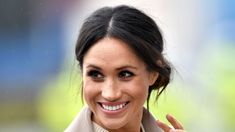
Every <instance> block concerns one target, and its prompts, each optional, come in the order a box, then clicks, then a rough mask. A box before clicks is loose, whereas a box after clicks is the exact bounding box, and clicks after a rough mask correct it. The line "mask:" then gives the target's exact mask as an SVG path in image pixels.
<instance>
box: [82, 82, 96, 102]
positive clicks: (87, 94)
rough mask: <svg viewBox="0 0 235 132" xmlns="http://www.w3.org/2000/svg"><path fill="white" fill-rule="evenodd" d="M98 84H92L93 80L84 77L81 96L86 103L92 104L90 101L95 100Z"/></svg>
mask: <svg viewBox="0 0 235 132" xmlns="http://www.w3.org/2000/svg"><path fill="white" fill-rule="evenodd" d="M97 87H98V86H97V85H93V82H92V81H90V80H86V79H84V81H83V96H84V98H85V101H86V103H87V104H88V105H89V104H92V102H93V101H94V100H95V98H96V95H97V93H98V88H97Z"/></svg>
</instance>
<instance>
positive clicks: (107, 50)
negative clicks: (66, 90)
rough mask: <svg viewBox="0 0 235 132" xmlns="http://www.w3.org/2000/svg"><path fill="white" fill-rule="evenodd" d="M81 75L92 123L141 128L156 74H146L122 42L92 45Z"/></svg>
mask: <svg viewBox="0 0 235 132" xmlns="http://www.w3.org/2000/svg"><path fill="white" fill-rule="evenodd" d="M82 72H83V74H82V77H83V88H84V89H83V91H84V93H83V94H84V98H85V100H86V102H87V104H88V106H89V108H90V109H91V111H92V112H93V117H92V120H93V121H95V122H96V123H98V124H99V125H101V126H102V127H104V128H106V129H108V130H111V129H129V128H134V127H137V126H139V125H140V124H139V123H140V121H141V118H142V112H143V105H144V102H145V100H146V99H147V96H148V88H149V86H150V85H152V84H153V83H154V82H155V80H156V79H157V73H152V72H149V71H147V70H146V65H145V63H144V62H143V61H142V60H140V59H139V58H138V57H137V56H136V55H135V54H134V52H133V51H132V50H131V49H130V48H129V47H128V45H127V44H126V43H125V42H123V41H121V40H119V39H115V38H104V39H101V40H100V41H98V42H97V43H95V44H94V45H93V46H92V47H91V48H90V49H89V50H88V52H87V53H86V55H85V56H84V62H83V71H82Z"/></svg>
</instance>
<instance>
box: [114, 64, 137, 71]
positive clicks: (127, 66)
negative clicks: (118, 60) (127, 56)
mask: <svg viewBox="0 0 235 132" xmlns="http://www.w3.org/2000/svg"><path fill="white" fill-rule="evenodd" d="M126 68H131V69H135V70H136V69H137V67H134V66H131V65H126V66H122V67H119V68H117V70H122V69H126Z"/></svg>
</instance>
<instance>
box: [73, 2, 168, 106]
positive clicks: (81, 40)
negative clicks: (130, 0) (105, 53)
mask: <svg viewBox="0 0 235 132" xmlns="http://www.w3.org/2000/svg"><path fill="white" fill-rule="evenodd" d="M107 36H108V37H114V38H118V39H120V40H122V41H124V42H125V43H126V44H128V46H129V47H130V48H131V49H133V51H134V52H135V54H136V55H137V56H138V57H139V58H140V59H141V60H142V61H144V63H145V64H146V66H147V70H149V71H156V72H158V73H159V76H158V79H157V80H156V82H155V83H154V84H153V85H152V86H150V87H149V91H148V98H147V108H149V97H150V95H151V93H152V91H153V90H157V96H156V100H157V99H158V97H159V96H160V95H161V93H162V92H163V91H164V90H165V88H166V86H167V85H168V83H169V81H170V74H171V67H170V65H169V63H168V62H167V61H166V60H165V58H164V57H163V55H162V51H163V37H162V34H161V32H160V30H159V28H158V26H157V24H156V23H155V22H154V20H153V19H151V18H150V17H149V16H147V15H146V14H145V13H143V12H142V11H140V10H138V9H136V8H134V7H130V6H126V5H122V6H117V7H114V8H112V7H104V8H101V9H98V10H97V11H95V12H94V13H93V14H91V15H90V16H89V17H88V18H87V19H86V20H85V22H84V23H83V25H82V28H81V30H80V34H79V37H78V40H77V44H76V49H75V53H76V59H77V60H78V62H79V65H80V68H81V70H82V65H83V58H84V56H85V54H86V53H87V51H88V49H89V48H91V47H92V46H93V44H95V43H96V42H97V41H98V40H100V39H102V38H104V37H107Z"/></svg>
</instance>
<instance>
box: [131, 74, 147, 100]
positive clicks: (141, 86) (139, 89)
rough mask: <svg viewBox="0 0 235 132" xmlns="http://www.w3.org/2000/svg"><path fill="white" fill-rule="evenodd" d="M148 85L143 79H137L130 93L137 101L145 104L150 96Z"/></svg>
mask: <svg viewBox="0 0 235 132" xmlns="http://www.w3.org/2000/svg"><path fill="white" fill-rule="evenodd" d="M148 87H149V86H148V83H147V82H146V81H145V79H143V78H136V79H135V80H133V81H132V82H131V83H130V84H129V86H128V90H129V93H130V94H131V95H132V96H133V97H134V98H135V99H136V100H142V102H144V101H145V100H146V99H147V96H148Z"/></svg>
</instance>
